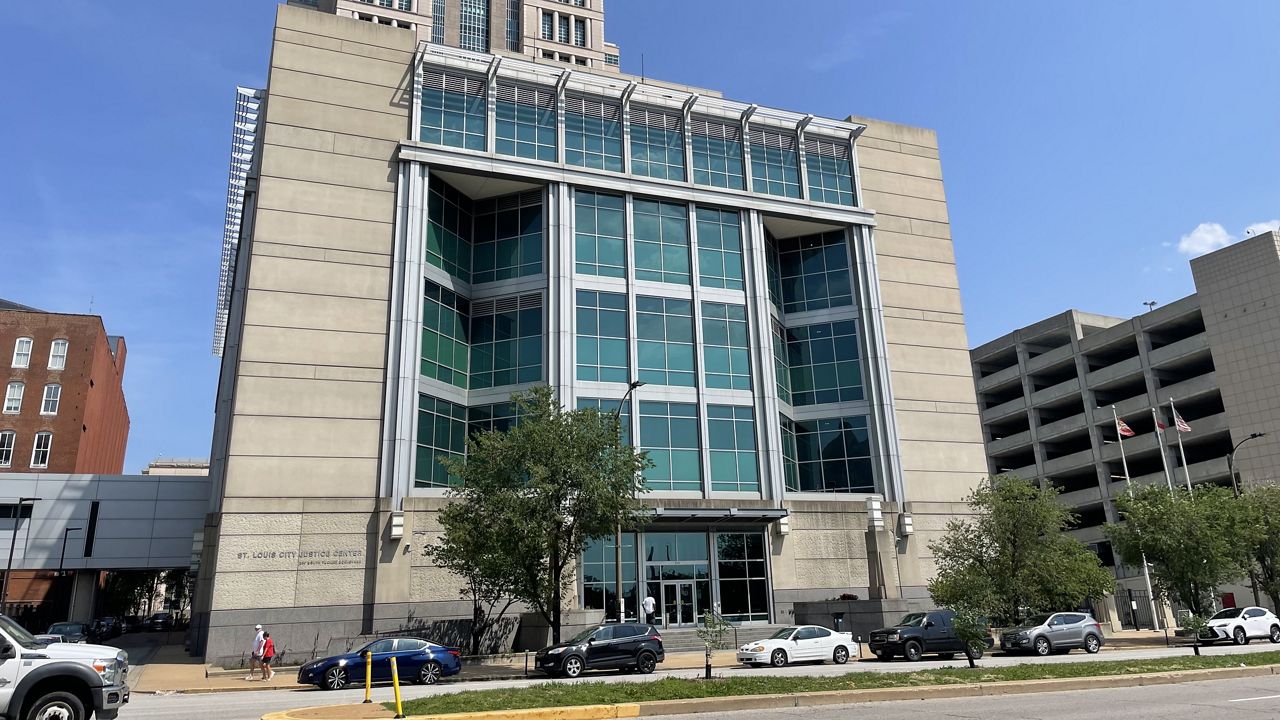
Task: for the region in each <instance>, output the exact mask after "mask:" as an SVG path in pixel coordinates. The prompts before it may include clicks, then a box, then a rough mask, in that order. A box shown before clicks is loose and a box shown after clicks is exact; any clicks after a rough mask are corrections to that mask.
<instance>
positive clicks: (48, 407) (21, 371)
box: [0, 300, 129, 474]
mask: <svg viewBox="0 0 1280 720" xmlns="http://www.w3.org/2000/svg"><path fill="white" fill-rule="evenodd" d="M125 354H126V352H125V342H124V338H123V337H120V336H112V335H108V334H107V332H106V329H105V328H104V327H103V324H102V318H101V317H98V316H96V315H72V314H63V313H50V312H43V311H40V310H37V309H35V308H30V307H26V306H24V305H19V304H17V303H13V302H9V301H6V300H0V382H3V385H4V397H3V406H0V472H50V473H108V474H119V473H121V472H123V471H124V452H125V445H126V444H127V442H128V439H129V410H128V408H127V407H126V405H125V400H124V389H123V387H122V383H123V381H124V362H125Z"/></svg>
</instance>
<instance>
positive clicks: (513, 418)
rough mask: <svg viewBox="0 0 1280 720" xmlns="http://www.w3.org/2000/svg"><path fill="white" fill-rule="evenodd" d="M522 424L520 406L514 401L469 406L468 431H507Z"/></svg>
mask: <svg viewBox="0 0 1280 720" xmlns="http://www.w3.org/2000/svg"><path fill="white" fill-rule="evenodd" d="M518 424H520V406H519V405H516V404H515V403H512V402H504V403H494V404H492V405H474V406H472V407H469V408H467V432H468V433H478V432H484V431H487V430H493V431H495V432H506V431H508V430H510V429H511V428H513V427H515V426H516V425H518Z"/></svg>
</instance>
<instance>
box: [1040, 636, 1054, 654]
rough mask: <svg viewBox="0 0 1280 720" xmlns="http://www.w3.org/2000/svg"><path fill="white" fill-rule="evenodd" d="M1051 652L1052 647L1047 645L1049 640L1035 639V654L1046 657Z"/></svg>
mask: <svg viewBox="0 0 1280 720" xmlns="http://www.w3.org/2000/svg"><path fill="white" fill-rule="evenodd" d="M1051 652H1053V646H1052V645H1050V644H1049V638H1043V637H1038V638H1036V654H1037V655H1039V656H1040V657H1048V655H1049V653H1051Z"/></svg>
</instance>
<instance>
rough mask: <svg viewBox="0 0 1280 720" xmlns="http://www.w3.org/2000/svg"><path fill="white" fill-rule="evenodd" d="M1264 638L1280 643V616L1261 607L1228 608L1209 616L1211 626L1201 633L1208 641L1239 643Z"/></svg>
mask: <svg viewBox="0 0 1280 720" xmlns="http://www.w3.org/2000/svg"><path fill="white" fill-rule="evenodd" d="M1263 638H1266V639H1268V640H1270V641H1271V642H1273V643H1280V618H1276V616H1275V614H1274V613H1272V612H1271V611H1270V610H1267V609H1266V608H1260V607H1243V608H1227V609H1226V610H1223V611H1221V612H1219V613H1217V614H1216V615H1214V616H1213V617H1211V618H1209V627H1207V628H1205V629H1204V631H1203V632H1201V633H1200V639H1201V640H1203V641H1206V642H1218V641H1219V640H1230V641H1231V642H1234V643H1235V644H1237V645H1248V644H1249V641H1250V640H1254V639H1258V640H1261V639H1263Z"/></svg>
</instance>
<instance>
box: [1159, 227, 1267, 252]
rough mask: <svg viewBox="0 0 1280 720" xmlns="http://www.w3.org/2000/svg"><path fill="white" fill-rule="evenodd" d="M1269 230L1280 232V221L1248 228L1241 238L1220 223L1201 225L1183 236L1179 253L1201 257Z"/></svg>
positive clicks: (1179, 242) (1179, 243) (1179, 244)
mask: <svg viewBox="0 0 1280 720" xmlns="http://www.w3.org/2000/svg"><path fill="white" fill-rule="evenodd" d="M1268 230H1280V220H1266V221H1264V222H1256V223H1254V224H1252V225H1250V226H1248V227H1246V228H1245V229H1244V233H1243V234H1242V235H1241V236H1240V237H1236V236H1235V235H1232V234H1231V233H1229V232H1227V229H1226V228H1224V227H1222V226H1221V225H1219V224H1218V223H1200V224H1199V225H1197V226H1196V229H1195V230H1192V231H1191V232H1189V233H1187V234H1186V235H1183V236H1182V239H1181V240H1179V241H1178V252H1180V253H1182V254H1183V255H1190V256H1191V257H1199V256H1201V255H1204V254H1205V253H1211V252H1213V251H1214V250H1219V249H1221V248H1224V247H1226V246H1228V245H1230V244H1231V243H1233V242H1236V241H1237V240H1240V239H1242V238H1247V237H1250V236H1252V235H1257V234H1258V233H1264V232H1267V231H1268ZM1162 244H1163V245H1165V246H1166V247H1168V245H1169V243H1162Z"/></svg>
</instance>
